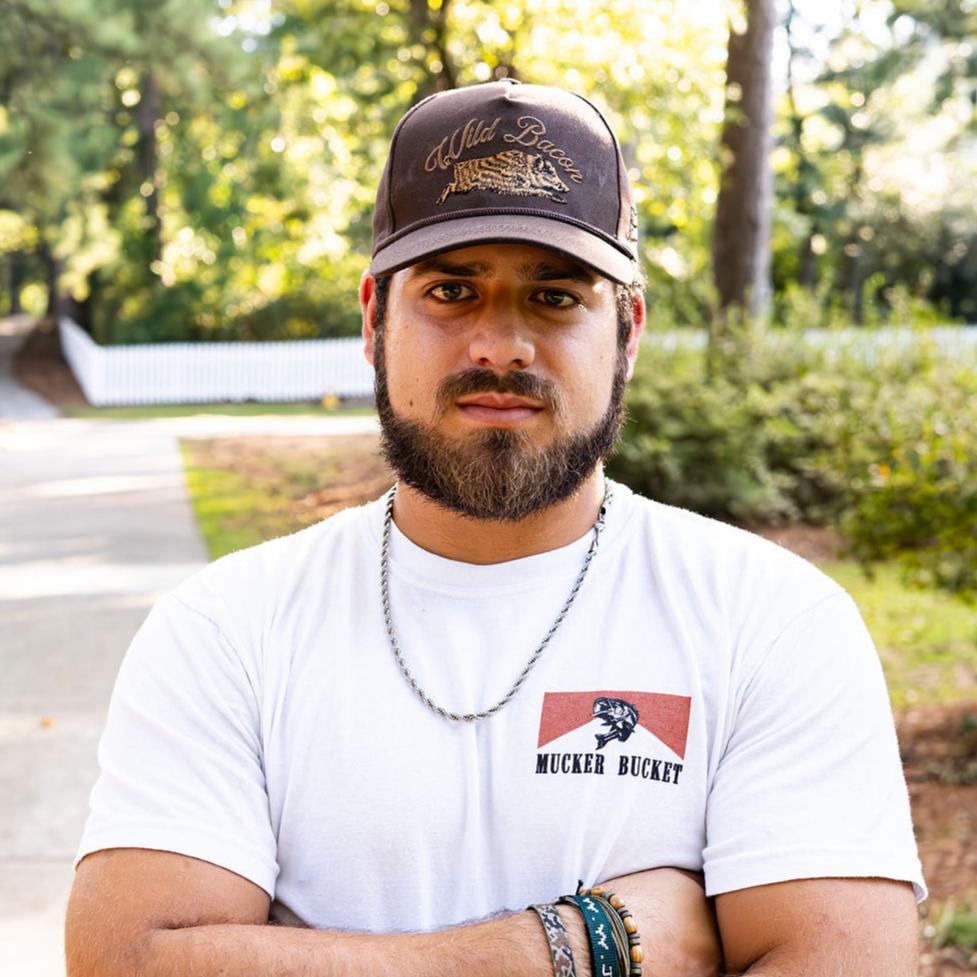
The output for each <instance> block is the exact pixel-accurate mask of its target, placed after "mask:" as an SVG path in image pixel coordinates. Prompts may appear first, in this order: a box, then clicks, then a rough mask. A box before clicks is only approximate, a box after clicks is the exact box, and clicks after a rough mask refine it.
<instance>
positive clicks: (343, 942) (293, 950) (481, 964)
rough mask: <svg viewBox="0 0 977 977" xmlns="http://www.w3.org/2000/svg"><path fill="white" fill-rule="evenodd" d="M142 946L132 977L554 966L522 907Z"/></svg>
mask: <svg viewBox="0 0 977 977" xmlns="http://www.w3.org/2000/svg"><path fill="white" fill-rule="evenodd" d="M144 948H145V952H144V956H143V961H142V966H141V967H140V969H139V970H138V971H137V973H138V975H139V977H216V975H217V974H220V975H221V977H461V975H463V974H471V975H478V977H551V975H552V970H553V968H552V964H551V963H550V957H549V950H548V947H547V943H546V937H545V936H544V935H543V930H542V927H541V926H540V924H539V921H538V919H537V918H536V916H535V915H534V914H532V913H528V912H524V913H517V914H514V915H512V916H507V917H504V918H498V919H491V920H487V921H485V922H482V923H475V924H471V925H467V926H458V927H453V928H452V929H447V930H439V931H437V932H433V933H409V934H397V935H393V934H370V933H338V932H332V931H322V930H311V929H292V928H290V927H283V926H195V927H187V928H185V929H175V930H156V931H154V932H153V933H152V934H151V936H150V937H149V939H148V940H147V941H146V943H145V945H144ZM582 977H586V972H585V974H584V975H582Z"/></svg>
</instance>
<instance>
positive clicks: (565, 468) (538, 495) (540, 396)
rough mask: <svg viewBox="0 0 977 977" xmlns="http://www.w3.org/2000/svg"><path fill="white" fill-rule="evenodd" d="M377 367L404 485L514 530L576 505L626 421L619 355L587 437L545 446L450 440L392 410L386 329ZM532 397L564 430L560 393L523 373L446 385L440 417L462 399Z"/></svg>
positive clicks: (496, 437) (509, 439) (496, 439)
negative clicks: (563, 505) (546, 512)
mask: <svg viewBox="0 0 977 977" xmlns="http://www.w3.org/2000/svg"><path fill="white" fill-rule="evenodd" d="M374 364H375V368H376V380H375V384H374V390H375V394H376V405H377V413H378V415H379V418H380V426H381V429H382V436H381V448H382V451H383V455H384V457H385V458H386V461H387V464H388V465H389V466H390V467H391V468H392V469H393V470H394V472H396V474H397V477H398V478H399V479H400V480H401V481H403V482H404V483H405V484H407V485H410V486H411V487H412V488H414V489H417V491H419V492H421V493H423V494H424V495H426V496H427V497H428V498H429V499H431V501H433V502H435V503H437V504H438V505H440V506H443V507H444V508H446V509H449V510H451V511H452V512H457V513H460V514H461V515H464V516H469V517H470V518H473V519H481V520H496V521H506V522H515V521H517V520H520V519H524V518H526V516H529V515H531V514H533V513H534V512H539V511H540V510H542V509H546V508H548V507H549V506H552V505H555V504H556V503H558V502H563V501H564V500H566V499H568V498H570V496H572V495H573V493H574V492H576V491H577V489H578V488H579V487H580V485H581V484H582V483H583V482H584V480H585V479H586V478H587V477H588V476H589V475H590V474H591V473H592V472H593V471H594V469H595V468H596V467H597V465H598V464H599V463H600V462H601V461H603V459H604V458H605V457H606V456H607V455H608V454H610V452H611V451H612V450H613V448H614V445H615V444H616V443H617V438H618V435H619V433H620V429H621V424H622V422H623V419H624V387H625V382H626V375H627V360H626V357H625V354H624V350H623V348H619V349H618V357H617V363H616V364H615V368H614V378H613V383H612V385H611V394H610V399H609V402H608V405H607V409H606V410H605V411H604V414H603V416H602V417H601V418H600V420H599V421H598V422H597V423H596V424H595V425H594V426H593V427H592V428H590V429H589V430H584V431H576V432H567V433H563V434H558V435H557V436H556V437H555V439H554V440H553V441H552V442H551V443H550V444H549V445H546V446H539V445H537V444H536V443H535V442H534V440H533V438H532V436H531V435H530V433H529V432H528V431H521V430H513V429H511V428H487V429H483V430H475V431H473V432H472V433H471V434H470V435H468V436H466V437H464V438H457V437H448V436H446V435H444V434H442V433H441V432H440V431H438V430H437V429H436V428H434V427H433V426H432V425H429V424H425V423H423V422H421V421H415V420H410V419H408V418H405V417H402V416H400V415H399V414H397V412H396V411H395V410H394V409H393V406H392V405H391V403H390V395H389V390H388V385H387V371H386V364H385V358H384V348H383V329H382V325H381V326H380V327H379V328H378V329H377V335H376V349H375V357H374ZM489 392H495V393H507V394H514V395H516V396H519V397H528V398H531V399H533V400H535V401H538V402H540V403H542V404H543V405H544V407H545V408H546V409H548V410H550V411H551V412H552V414H553V417H554V420H555V421H556V422H557V426H558V427H559V422H560V421H561V419H562V418H563V417H564V416H565V406H564V401H563V398H562V396H561V395H560V392H559V390H558V389H557V387H556V385H555V384H553V383H552V382H551V381H549V380H545V379H543V378H541V377H538V376H536V375H534V374H530V373H523V372H520V371H518V370H515V371H510V372H509V373H506V374H504V375H501V376H500V375H498V374H496V373H495V372H494V371H492V370H485V369H479V368H473V369H469V370H465V371H463V372H462V373H458V374H455V375H454V376H451V377H447V378H446V379H445V380H443V381H442V382H441V383H440V384H439V386H438V389H437V391H436V396H435V403H436V405H437V411H438V416H440V417H443V416H444V415H445V413H447V411H448V410H450V409H451V408H452V406H453V405H454V401H455V400H456V399H457V398H458V397H463V396H467V395H471V394H475V393H489Z"/></svg>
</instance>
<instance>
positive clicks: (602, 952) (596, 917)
mask: <svg viewBox="0 0 977 977" xmlns="http://www.w3.org/2000/svg"><path fill="white" fill-rule="evenodd" d="M559 901H560V902H561V903H568V904H570V905H573V906H576V907H577V909H579V910H580V914H581V915H582V916H583V921H584V925H585V926H586V927H587V938H588V940H589V942H590V959H591V965H592V967H591V969H592V972H593V974H594V977H625V974H624V973H623V971H622V969H621V963H622V958H621V955H620V953H619V952H618V947H617V943H616V942H615V940H614V926H613V923H611V919H610V916H609V915H608V910H607V909H606V908H605V906H604V905H603V904H602V901H600V900H597V899H594V898H592V897H591V896H590V894H589V893H578V894H577V895H575V896H561V897H560V899H559ZM610 912H611V913H613V912H614V910H613V909H612V910H610Z"/></svg>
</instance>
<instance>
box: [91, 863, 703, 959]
mask: <svg viewBox="0 0 977 977" xmlns="http://www.w3.org/2000/svg"><path fill="white" fill-rule="evenodd" d="M615 883H618V884H616V888H617V889H618V890H619V891H620V892H621V894H622V896H624V897H625V901H627V902H628V904H629V905H631V907H632V909H634V910H635V913H636V916H637V918H638V921H639V923H640V925H641V930H642V942H643V944H644V949H645V954H646V961H647V962H648V963H647V964H646V969H650V970H651V972H653V973H654V974H655V977H714V975H716V974H717V973H718V944H717V942H716V940H715V937H714V927H713V922H712V918H711V912H710V910H709V909H708V907H707V906H706V904H705V900H704V898H703V897H702V894H701V889H699V888H698V886H697V885H696V883H695V882H694V881H690V880H689V879H687V878H685V877H684V876H681V875H680V874H679V873H678V872H670V871H669V870H658V871H657V872H655V873H639V874H638V875H634V876H629V877H627V878H626V879H621V880H615ZM560 911H561V916H562V917H563V919H564V921H565V923H566V925H567V929H568V931H569V934H570V938H571V943H572V945H573V948H574V956H575V961H576V965H577V966H576V969H577V974H578V977H591V973H590V952H589V949H588V946H587V942H586V936H585V930H584V926H583V923H582V921H581V920H580V917H579V915H578V914H577V913H576V911H575V910H573V909H571V908H569V907H561V910H560ZM138 956H139V960H138V964H139V965H138V968H137V969H136V974H137V975H138V977H215V975H217V974H220V975H221V977H462V975H465V977H469V975H471V977H551V975H552V973H553V965H552V962H551V958H550V953H549V947H548V944H547V941H546V937H545V935H544V933H543V929H542V926H541V925H540V922H539V919H538V918H537V917H536V915H535V913H532V912H528V911H527V912H521V913H515V914H513V915H511V916H505V917H501V918H495V919H490V920H487V921H485V922H481V923H473V924H468V925H464V926H456V927H452V928H449V929H444V930H439V931H436V932H432V933H411V934H397V935H393V934H369V933H339V932H333V931H321V930H311V929H293V928H290V927H284V926H242V925H210V926H195V927H186V928H181V929H158V930H154V931H153V932H152V933H151V934H150V935H149V936H148V937H147V938H146V939H145V940H144V941H143V942H142V944H141V947H140V950H139V953H138ZM649 964H650V967H649ZM92 972H93V973H94V972H98V973H99V977H105V975H104V972H102V971H92ZM125 972H126V974H127V975H128V974H130V973H131V972H132V971H131V969H130V970H126V971H125ZM80 973H81V974H83V977H88V972H87V971H80ZM72 977H74V975H72ZM113 977H114V975H113Z"/></svg>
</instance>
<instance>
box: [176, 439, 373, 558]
mask: <svg viewBox="0 0 977 977" xmlns="http://www.w3.org/2000/svg"><path fill="white" fill-rule="evenodd" d="M180 447H181V451H182V453H183V460H184V468H185V470H186V475H187V485H188V487H189V489H190V497H191V501H192V503H193V508H194V512H195V513H196V516H197V522H198V523H199V525H200V531H201V534H202V535H203V537H204V541H205V542H206V544H207V549H208V552H209V553H210V557H211V559H217V558H218V557H221V556H224V555H225V554H226V553H231V552H234V551H235V550H239V549H243V548H244V547H246V546H254V545H256V544H257V543H261V542H263V541H264V540H266V539H273V538H274V537H276V536H284V535H286V534H288V533H293V532H296V531H297V530H299V529H303V528H304V527H305V526H308V525H311V524H312V523H314V522H318V521H319V520H320V519H324V518H325V517H326V516H328V515H331V514H332V513H333V512H335V511H337V510H338V509H341V508H345V507H346V506H348V505H358V504H361V503H363V502H366V501H368V500H369V499H372V498H376V497H377V496H378V495H379V494H380V493H381V492H382V491H384V489H385V488H386V487H388V486H389V485H390V484H392V479H390V478H389V476H388V475H387V472H386V468H385V467H384V464H383V462H382V461H381V460H380V457H379V453H378V451H377V439H376V437H372V436H369V435H363V436H356V437H323V438H309V437H297V438H288V437H273V438H254V437H251V438H246V439H240V438H223V439H215V440H183V441H181V443H180Z"/></svg>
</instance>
